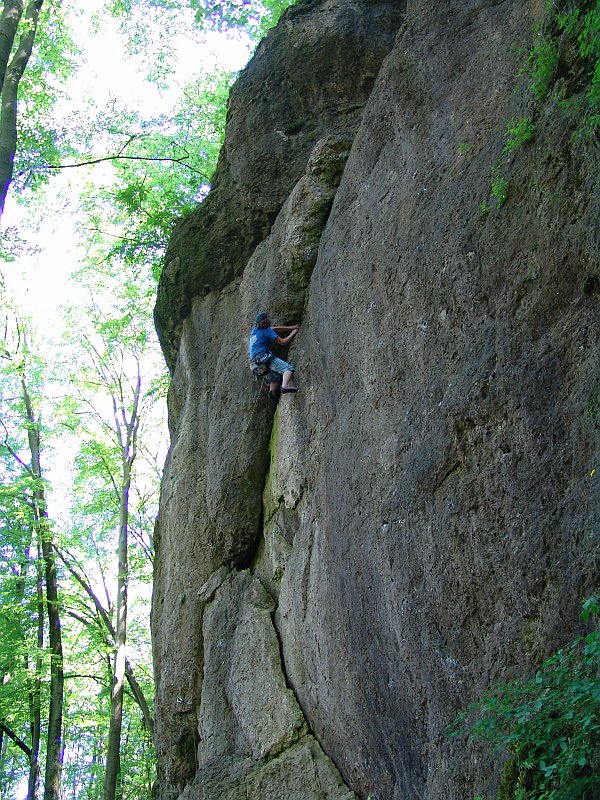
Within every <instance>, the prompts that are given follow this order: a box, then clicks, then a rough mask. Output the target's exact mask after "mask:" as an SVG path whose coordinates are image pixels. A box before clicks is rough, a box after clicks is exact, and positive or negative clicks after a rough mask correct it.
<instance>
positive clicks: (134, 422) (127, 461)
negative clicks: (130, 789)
mask: <svg viewBox="0 0 600 800" xmlns="http://www.w3.org/2000/svg"><path fill="white" fill-rule="evenodd" d="M137 369H138V372H137V382H136V386H135V390H134V395H133V403H132V406H131V409H130V412H129V415H128V413H127V408H126V403H125V401H124V398H123V393H122V388H119V393H120V394H119V395H118V396H117V395H115V393H114V392H113V396H112V402H113V414H114V418H115V432H116V434H117V438H118V441H119V448H120V450H121V458H122V466H123V472H122V481H121V493H120V498H119V499H120V511H119V555H118V559H119V574H118V582H117V625H116V631H115V648H116V652H115V661H114V664H115V666H114V675H113V690H112V697H111V705H110V726H109V732H108V754H107V757H106V772H105V774H104V800H115V798H116V794H117V779H118V776H119V771H120V767H121V725H122V720H123V689H124V685H125V674H126V667H127V658H126V654H125V645H126V643H127V584H128V580H129V567H128V563H127V546H128V542H127V537H128V530H129V490H130V488H131V470H132V466H133V462H134V459H135V456H136V448H137V433H138V428H139V424H140V419H139V402H140V394H141V377H140V365H139V362H138V365H137ZM107 385H109V384H108V383H107Z"/></svg>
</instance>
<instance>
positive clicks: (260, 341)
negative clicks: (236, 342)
mask: <svg viewBox="0 0 600 800" xmlns="http://www.w3.org/2000/svg"><path fill="white" fill-rule="evenodd" d="M275 339H277V334H276V333H275V331H274V330H273V328H252V331H251V332H250V342H249V345H248V350H249V353H250V361H252V360H253V359H254V358H256V356H259V355H260V354H261V353H268V352H270V350H271V342H274V341H275Z"/></svg>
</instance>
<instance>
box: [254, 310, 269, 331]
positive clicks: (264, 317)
mask: <svg viewBox="0 0 600 800" xmlns="http://www.w3.org/2000/svg"><path fill="white" fill-rule="evenodd" d="M270 324H271V320H270V318H269V315H268V314H267V312H266V311H261V312H260V314H257V315H256V319H255V321H254V325H255V327H256V328H268V327H269V325H270Z"/></svg>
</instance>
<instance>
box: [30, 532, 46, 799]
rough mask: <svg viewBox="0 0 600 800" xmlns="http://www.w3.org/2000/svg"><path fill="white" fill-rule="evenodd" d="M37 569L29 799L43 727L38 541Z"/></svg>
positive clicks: (34, 783) (32, 795) (33, 791)
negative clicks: (36, 632) (36, 649)
mask: <svg viewBox="0 0 600 800" xmlns="http://www.w3.org/2000/svg"><path fill="white" fill-rule="evenodd" d="M36 570H37V605H38V635H37V646H38V655H37V657H36V663H35V678H34V683H33V686H32V687H31V689H30V690H29V717H30V720H31V757H30V759H29V781H28V785H27V800H35V798H36V796H37V788H38V781H39V775H40V763H39V762H40V737H41V729H42V714H41V674H42V651H43V649H44V576H43V574H42V553H41V546H40V544H39V543H38V557H37V561H36Z"/></svg>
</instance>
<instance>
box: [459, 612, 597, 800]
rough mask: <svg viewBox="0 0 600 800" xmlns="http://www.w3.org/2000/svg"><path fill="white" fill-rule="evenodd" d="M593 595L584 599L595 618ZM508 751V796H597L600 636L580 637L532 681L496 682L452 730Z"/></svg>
mask: <svg viewBox="0 0 600 800" xmlns="http://www.w3.org/2000/svg"><path fill="white" fill-rule="evenodd" d="M599 610H600V606H599V601H598V598H597V597H590V598H588V599H587V600H586V601H585V602H584V603H583V612H582V618H583V619H584V621H586V622H589V621H591V620H595V619H596V618H597V616H598V613H599ZM473 716H474V718H475V719H474V721H473V722H472V723H471V724H470V726H469V730H470V733H471V735H473V736H475V737H479V738H482V739H485V740H487V741H489V742H491V743H492V744H493V745H494V747H495V749H496V750H508V751H509V753H510V754H511V757H512V760H511V762H510V766H511V767H512V770H511V773H512V775H511V780H510V781H509V788H508V789H507V791H508V794H506V795H505V796H506V798H507V800H508V799H509V798H510V800H542V799H543V800H594V798H596V797H598V795H599V794H600V633H599V632H598V630H593V631H592V632H591V633H588V634H587V635H585V636H581V637H578V638H577V639H575V641H573V642H572V643H571V644H570V645H568V646H567V647H564V648H561V649H560V650H558V651H557V652H556V653H554V654H553V655H552V656H550V658H548V659H547V660H546V661H545V662H544V663H543V665H542V667H541V668H540V669H539V670H538V671H537V672H536V674H535V676H534V677H533V678H530V679H522V680H517V681H515V682H513V683H510V684H507V685H503V686H499V687H496V688H494V689H492V690H491V691H489V692H488V693H487V694H485V695H484V696H483V697H482V699H481V700H480V701H479V702H478V703H475V704H473V705H471V706H470V707H469V708H468V709H467V711H465V712H464V713H463V714H461V715H460V716H459V717H458V719H457V721H456V722H455V724H454V729H453V732H452V734H451V735H458V734H460V733H464V732H465V730H464V724H465V722H466V720H467V719H469V718H472V717H473Z"/></svg>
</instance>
